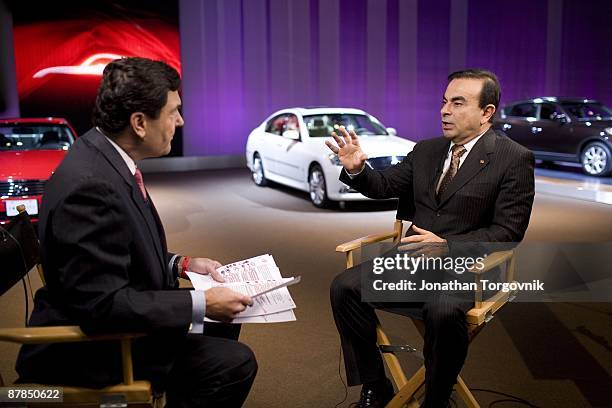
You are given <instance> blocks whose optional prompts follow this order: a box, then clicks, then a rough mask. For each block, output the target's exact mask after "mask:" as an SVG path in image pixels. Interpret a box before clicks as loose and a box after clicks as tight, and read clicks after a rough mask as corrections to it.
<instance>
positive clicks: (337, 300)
mask: <svg viewBox="0 0 612 408" xmlns="http://www.w3.org/2000/svg"><path fill="white" fill-rule="evenodd" d="M370 264H371V262H370ZM363 267H365V268H366V269H369V270H371V267H370V265H368V264H367V263H366V264H362V265H361V266H357V267H354V268H350V269H347V270H345V271H344V272H342V273H341V274H339V275H338V276H336V278H335V279H334V280H333V282H332V284H331V288H330V300H331V306H332V311H333V315H334V320H335V322H336V327H337V328H338V332H339V333H340V341H341V344H342V351H343V353H344V364H345V369H346V377H347V382H348V384H349V385H359V384H364V383H369V382H375V381H379V380H381V379H383V378H384V377H385V370H384V365H383V361H382V357H381V355H380V352H379V350H378V347H377V345H376V324H377V323H378V318H377V317H376V313H375V312H374V310H375V309H385V310H388V311H392V312H394V313H399V314H403V315H407V316H412V317H417V318H422V319H423V321H424V323H425V346H424V350H423V353H424V356H425V369H426V374H425V386H426V395H425V402H424V404H423V406H424V407H436V408H438V407H445V406H446V403H447V402H448V399H449V397H450V394H451V392H452V390H453V386H454V384H455V383H456V381H457V376H458V375H459V372H460V371H461V367H462V366H463V363H464V361H465V357H466V355H467V348H468V333H467V325H466V318H465V313H466V312H467V311H468V310H469V309H470V307H471V304H470V303H469V302H466V301H459V300H457V299H455V298H451V297H448V296H444V295H440V296H436V297H435V298H434V299H432V300H431V301H428V302H415V303H365V302H362V301H361V275H360V270H361V269H360V268H363Z"/></svg>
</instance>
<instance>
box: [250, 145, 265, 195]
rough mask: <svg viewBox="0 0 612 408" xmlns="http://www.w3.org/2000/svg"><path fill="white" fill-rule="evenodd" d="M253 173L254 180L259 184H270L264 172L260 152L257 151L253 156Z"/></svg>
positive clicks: (261, 185)
mask: <svg viewBox="0 0 612 408" xmlns="http://www.w3.org/2000/svg"><path fill="white" fill-rule="evenodd" d="M251 174H252V176H253V182H254V183H255V184H257V185H258V186H260V187H264V186H267V185H268V179H267V178H266V174H265V173H264V168H263V161H262V160H261V157H259V153H255V156H253V170H252V171H251Z"/></svg>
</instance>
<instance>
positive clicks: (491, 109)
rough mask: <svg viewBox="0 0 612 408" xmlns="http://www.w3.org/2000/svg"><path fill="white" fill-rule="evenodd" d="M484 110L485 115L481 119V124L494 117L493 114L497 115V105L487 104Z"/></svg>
mask: <svg viewBox="0 0 612 408" xmlns="http://www.w3.org/2000/svg"><path fill="white" fill-rule="evenodd" d="M482 111H483V112H484V115H483V117H482V119H481V121H482V123H481V125H483V124H485V123H487V122H488V121H489V120H490V119H491V118H492V117H493V115H495V105H493V104H492V103H490V104H488V105H487V106H485V107H484V109H483V110H482Z"/></svg>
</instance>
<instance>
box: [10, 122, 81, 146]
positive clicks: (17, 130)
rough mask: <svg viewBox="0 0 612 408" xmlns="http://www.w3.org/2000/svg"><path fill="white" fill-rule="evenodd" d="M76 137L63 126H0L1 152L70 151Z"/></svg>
mask: <svg viewBox="0 0 612 408" xmlns="http://www.w3.org/2000/svg"><path fill="white" fill-rule="evenodd" d="M72 143H74V137H73V135H72V133H71V132H70V129H68V127H67V126H62V125H37V124H34V125H23V124H20V125H17V126H14V125H0V151H7V150H68V149H69V148H70V145H72Z"/></svg>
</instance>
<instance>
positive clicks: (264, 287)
mask: <svg viewBox="0 0 612 408" xmlns="http://www.w3.org/2000/svg"><path fill="white" fill-rule="evenodd" d="M217 270H218V271H219V272H220V273H221V275H222V276H223V278H224V279H225V282H223V283H221V282H217V281H215V280H214V279H213V278H212V277H211V276H210V275H200V274H199V273H195V272H190V271H187V275H188V276H189V279H190V280H191V283H192V284H193V287H194V289H197V290H208V289H210V288H213V287H217V286H221V287H227V288H229V289H232V290H234V291H236V292H240V293H242V294H245V295H249V296H251V297H252V298H253V306H250V307H247V309H246V310H245V311H243V312H242V313H240V314H239V315H238V316H237V317H236V318H235V319H234V320H233V321H232V323H279V322H290V321H294V320H295V314H294V313H293V309H295V308H296V305H295V303H294V302H293V299H292V298H291V294H290V293H289V290H288V289H287V286H288V285H291V284H293V283H298V282H299V281H300V277H299V276H298V277H297V278H283V277H282V276H281V273H280V269H278V266H276V262H274V258H272V256H271V255H268V254H266V255H260V256H257V257H255V258H249V259H245V260H243V261H239V262H234V263H231V264H228V265H224V266H222V267H220V268H218V269H217ZM279 285H280V286H281V287H280V288H278V289H275V290H270V289H273V288H274V287H276V286H279ZM262 292H263V293H262ZM204 321H207V322H214V320H211V319H208V318H204Z"/></svg>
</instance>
